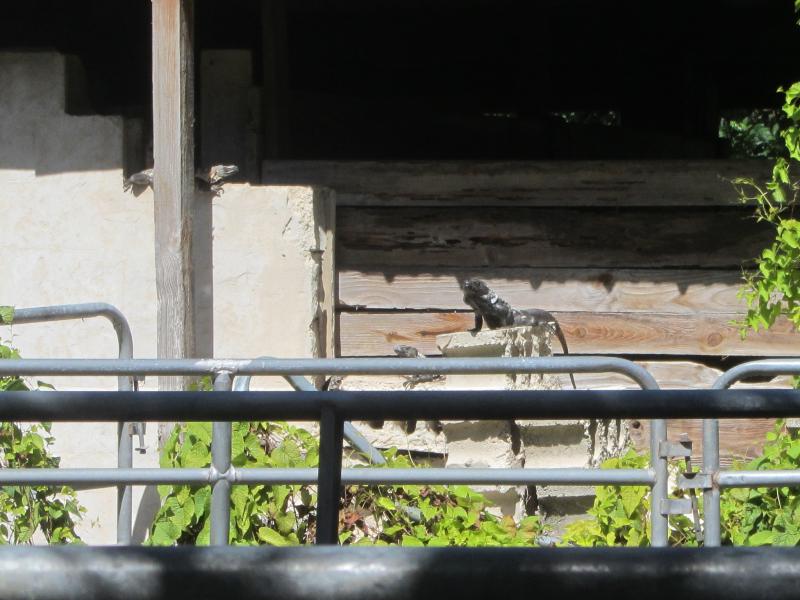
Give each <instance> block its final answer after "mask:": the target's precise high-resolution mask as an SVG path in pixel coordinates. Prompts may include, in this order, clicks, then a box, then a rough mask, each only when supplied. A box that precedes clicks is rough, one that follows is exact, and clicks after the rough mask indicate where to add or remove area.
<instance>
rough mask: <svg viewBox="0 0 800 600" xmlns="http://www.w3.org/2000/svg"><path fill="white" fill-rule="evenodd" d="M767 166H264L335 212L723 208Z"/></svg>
mask: <svg viewBox="0 0 800 600" xmlns="http://www.w3.org/2000/svg"><path fill="white" fill-rule="evenodd" d="M769 169H770V167H769V165H768V163H767V162H766V161H741V160H716V161H714V160H706V161H686V160H684V161H674V160H672V161H539V162H532V161H506V162H502V161H500V162H498V161H491V162H489V161H434V162H430V161H391V162H388V161H387V162H377V161H266V162H264V164H263V168H262V183H264V184H266V185H320V186H327V187H331V188H333V189H335V190H336V191H337V192H339V193H340V197H339V205H340V206H343V205H351V206H365V205H367V206H368V205H373V204H381V203H386V202H390V203H391V204H392V205H394V206H397V205H401V204H404V203H405V204H413V205H420V204H431V203H441V202H442V201H447V200H451V201H452V200H453V199H457V200H458V201H459V202H461V203H473V204H481V205H482V204H486V203H495V204H497V203H501V204H502V203H511V204H517V205H525V204H527V205H537V206H724V205H727V204H729V203H730V202H731V200H732V199H733V198H735V194H734V193H733V190H732V187H731V184H730V183H729V180H730V179H732V178H734V177H742V176H754V177H759V178H764V177H767V176H768V174H769Z"/></svg>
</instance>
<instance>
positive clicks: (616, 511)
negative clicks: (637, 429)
mask: <svg viewBox="0 0 800 600" xmlns="http://www.w3.org/2000/svg"><path fill="white" fill-rule="evenodd" d="M648 464H649V457H648V456H646V455H640V454H637V453H636V452H634V451H633V450H630V451H628V453H627V454H626V455H625V456H623V457H621V458H614V459H611V460H608V461H606V462H605V463H603V468H606V469H643V468H647V465H648ZM733 468H734V469H746V470H759V471H760V470H769V469H800V438H799V437H798V434H797V433H790V432H788V431H786V429H785V427H784V424H783V422H780V421H779V422H778V423H777V424H776V426H775V430H774V431H772V432H770V433H768V434H767V439H766V443H765V445H764V450H763V453H762V454H761V456H759V457H758V458H755V459H754V460H752V461H750V462H748V463H746V464H741V463H736V464H734V465H733ZM648 491H649V490H648V488H646V487H637V486H630V487H622V488H620V487H616V486H599V487H597V488H596V497H595V501H594V505H593V506H592V508H591V509H589V515H590V516H591V517H592V518H591V519H583V520H580V521H575V522H574V523H571V524H570V525H569V526H568V527H567V531H566V534H565V536H564V538H563V544H564V545H575V546H647V545H649V543H650V499H649V496H648ZM699 500H700V502H699V508H700V514H701V515H702V512H703V511H702V508H703V506H702V498H700V499H699ZM720 513H721V518H722V522H721V525H722V541H723V544H726V545H734V546H764V545H774V546H797V545H800V489H798V488H789V487H781V488H756V489H748V488H741V489H739V488H733V489H726V490H723V492H722V497H721V499H720ZM670 545H673V546H697V545H698V541H697V538H696V536H695V532H694V528H693V523H692V521H691V520H690V519H689V518H688V517H687V516H684V515H671V516H670Z"/></svg>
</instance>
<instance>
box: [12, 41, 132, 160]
mask: <svg viewBox="0 0 800 600" xmlns="http://www.w3.org/2000/svg"><path fill="white" fill-rule="evenodd" d="M80 72H81V68H80V64H79V63H78V62H77V61H76V60H75V59H73V58H69V57H66V56H64V55H62V54H58V53H56V52H0V81H3V82H10V84H6V85H3V86H0V170H4V169H8V170H32V171H35V172H36V174H37V175H49V174H54V173H64V172H70V171H100V170H112V169H119V168H121V167H122V166H123V165H124V159H125V155H126V152H125V148H126V147H127V146H129V145H130V144H131V143H132V140H130V139H128V138H129V137H130V136H135V135H136V132H137V131H138V132H139V136H140V139H141V130H142V127H141V124H138V123H137V122H136V121H135V120H126V119H123V118H122V117H119V116H97V115H91V116H72V115H70V114H67V106H68V100H69V101H74V102H75V103H76V104H81V103H82V100H81V96H82V94H81V92H80V87H79V84H80V80H81V75H80ZM73 73H74V74H75V82H76V86H75V90H74V91H71V92H69V93H68V91H67V88H68V86H67V81H68V79H69V78H70V77H71V74H73ZM126 122H127V125H126ZM121 136H122V139H123V143H122V144H120V143H119V140H120V137H121Z"/></svg>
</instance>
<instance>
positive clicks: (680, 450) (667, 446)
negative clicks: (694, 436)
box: [658, 439, 692, 458]
mask: <svg viewBox="0 0 800 600" xmlns="http://www.w3.org/2000/svg"><path fill="white" fill-rule="evenodd" d="M658 456H659V458H691V456H692V440H690V439H681V440H680V441H678V442H671V441H669V440H664V441H662V442H659V444H658Z"/></svg>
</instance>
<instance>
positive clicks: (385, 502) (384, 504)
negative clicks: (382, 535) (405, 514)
mask: <svg viewBox="0 0 800 600" xmlns="http://www.w3.org/2000/svg"><path fill="white" fill-rule="evenodd" d="M375 504H377V505H378V506H380V507H381V508H385V509H386V510H390V511H394V510H396V509H397V507H396V506H395V505H394V502H392V501H391V500H389V499H388V498H386V497H385V496H378V498H377V499H376V500H375Z"/></svg>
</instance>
